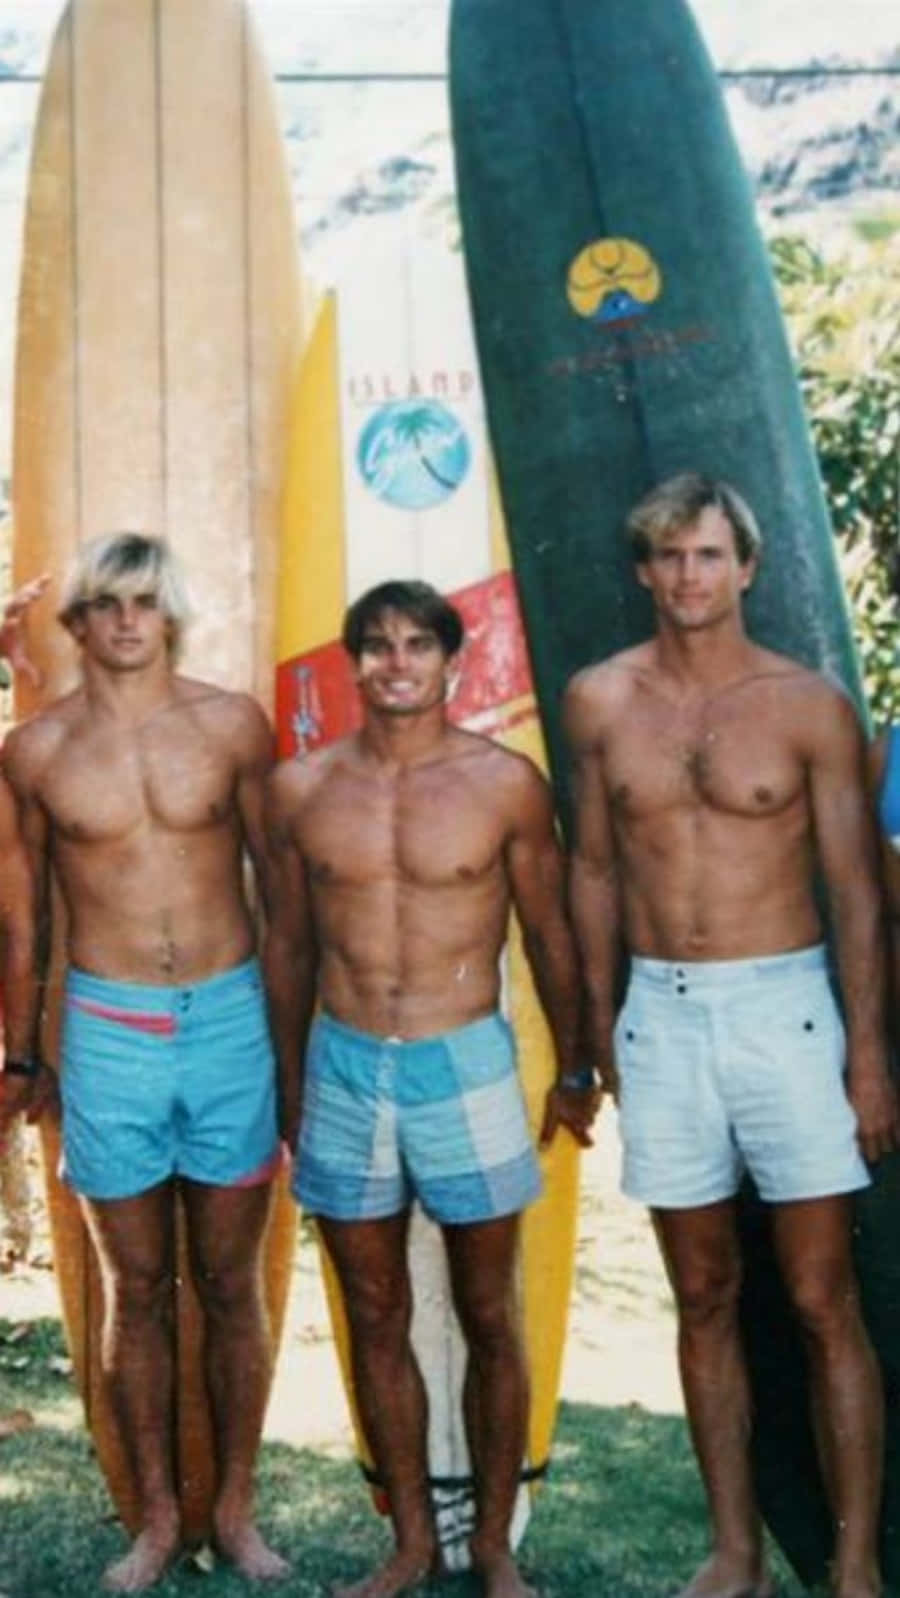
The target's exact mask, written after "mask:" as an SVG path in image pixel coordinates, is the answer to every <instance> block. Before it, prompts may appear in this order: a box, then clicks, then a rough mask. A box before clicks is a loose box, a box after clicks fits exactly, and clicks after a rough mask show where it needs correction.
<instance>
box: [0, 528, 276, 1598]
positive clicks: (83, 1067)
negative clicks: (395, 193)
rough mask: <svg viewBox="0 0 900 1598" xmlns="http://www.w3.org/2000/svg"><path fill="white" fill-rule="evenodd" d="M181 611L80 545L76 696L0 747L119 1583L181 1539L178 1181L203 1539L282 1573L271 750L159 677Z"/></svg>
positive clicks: (154, 553)
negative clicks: (16, 811) (119, 1471)
mask: <svg viewBox="0 0 900 1598" xmlns="http://www.w3.org/2000/svg"><path fill="white" fill-rule="evenodd" d="M185 619H186V604H185V600H184V597H183V593H182V589H181V585H180V580H179V576H178V573H177V570H176V568H175V566H174V563H173V559H172V556H171V554H170V552H169V551H168V549H167V547H166V546H165V544H163V543H162V542H161V541H160V540H157V539H153V538H148V537H144V536H142V535H139V534H134V533H125V534H121V535H115V536H112V537H110V538H101V539H98V540H94V541H93V542H91V543H89V544H86V545H84V546H83V547H82V549H81V551H80V552H79V558H78V560H77V563H76V566H75V568H74V570H73V573H72V575H71V578H70V580H69V583H68V586H67V589H66V591H65V594H64V596H63V602H62V608H61V611H60V620H61V622H62V623H63V625H64V626H65V627H67V628H68V630H69V632H70V633H71V634H72V636H73V638H74V639H75V640H76V642H77V643H78V645H79V647H80V652H81V665H82V684H81V686H80V687H79V688H78V689H76V691H75V692H73V693H70V694H67V695H66V696H65V697H63V698H61V699H58V700H57V701H55V703H53V704H52V705H51V706H50V707H49V708H48V709H47V710H45V711H43V712H42V713H41V714H40V715H38V716H36V717H35V718H34V719H33V720H31V721H29V722H26V723H25V724H24V725H23V726H21V727H20V728H18V729H17V730H16V731H15V732H13V733H11V734H10V735H9V738H8V739H7V743H6V750H5V765H6V770H7V773H8V775H9V778H10V781H11V782H12V784H13V786H14V788H15V790H16V792H17V794H18V797H19V801H20V805H21V807H22V815H23V829H24V835H25V840H26V845H27V846H28V848H29V852H30V854H31V856H32V859H33V862H34V866H35V877H36V881H37V882H38V885H39V894H40V899H41V901H43V900H44V899H45V895H46V882H47V876H48V870H49V868H52V870H53V872H54V874H55V876H56V879H57V880H58V882H59V886H60V890H61V893H62V899H63V902H64V907H65V911H66V921H67V950H66V952H67V956H68V960H69V969H68V974H67V977H66V985H65V994H64V999H63V1038H62V1063H63V1070H62V1078H61V1087H62V1103H63V1151H64V1162H65V1174H66V1177H67V1179H68V1181H69V1182H70V1183H71V1185H72V1187H73V1188H74V1189H75V1191H76V1192H77V1193H78V1195H79V1197H80V1200H81V1204H82V1207H83V1211H84V1215H85V1219H86V1221H87V1225H88V1227H89V1229H90V1232H91V1236H92V1238H93V1240H94V1243H95V1245H96V1248H97V1252H98V1255H99V1259H100V1263H101V1268H102V1273H103V1281H104V1292H105V1296H106V1306H105V1307H106V1315H105V1324H104V1333H103V1361H104V1368H105V1371H106V1373H107V1377H108V1380H109V1384H110V1388H111V1394H112V1399H113V1403H114V1405H115V1409H116V1412H117V1414H118V1418H119V1422H120V1425H121V1429H122V1435H123V1437H124V1440H125V1443H126V1446H127V1448H128V1451H129V1454H130V1456H131V1460H132V1464H133V1467H134V1472H135V1479H136V1482H137V1486H138V1492H139V1495H140V1501H141V1506H142V1516H141V1519H142V1528H141V1531H140V1533H139V1535H138V1537H137V1539H136V1541H135V1543H134V1545H133V1547H132V1549H131V1551H130V1552H129V1554H128V1555H127V1556H126V1557H125V1558H124V1559H122V1560H120V1561H119V1562H117V1563H116V1564H114V1565H112V1566H110V1568H109V1569H108V1570H107V1571H106V1573H105V1576H104V1585H105V1586H106V1587H107V1588H108V1589H109V1590H112V1591H115V1592H136V1591H139V1590H141V1589H142V1588H144V1587H146V1586H149V1585H150V1584H151V1583H152V1582H154V1581H155V1580H156V1579H157V1578H158V1577H159V1576H160V1575H161V1573H162V1572H163V1570H164V1569H165V1567H166V1565H167V1564H168V1563H169V1561H170V1560H171V1558H172V1557H173V1556H174V1554H175V1553H176V1551H177V1549H178V1547H179V1542H180V1528H179V1514H178V1502H177V1498H176V1493H175V1486H174V1482H173V1473H172V1438H171V1435H170V1410H171V1402H172V1356H173V1349H172V1341H171V1335H172V1334H171V1327H170V1325H169V1321H168V1306H169V1303H170V1299H171V1293H172V1288H173V1283H172V1273H173V1260H172V1252H171V1248H172V1235H173V1206H174V1203H175V1195H176V1186H177V1187H178V1188H180V1193H181V1198H182V1201H183V1204H184V1210H185V1215H186V1219H187V1230H188V1239H189V1248H190V1253H191V1261H192V1267H193V1274H194V1279H195V1283H196V1286H197V1290H198V1293H199V1296H200V1300H201V1303H202V1306H203V1311H204V1315H205V1321H206V1361H207V1373H208V1382H209V1390H210V1399H211V1404H212V1410H213V1417H214V1427H215V1435H216V1446H217V1453H218V1460H217V1463H218V1471H219V1480H218V1493H217V1500H216V1505H215V1513H214V1523H215V1535H216V1540H217V1543H218V1546H219V1548H220V1549H221V1551H222V1552H223V1553H224V1554H225V1555H226V1556H227V1557H229V1558H231V1559H232V1560H233V1561H234V1562H235V1564H236V1565H237V1566H238V1568H239V1569H240V1570H241V1571H243V1572H244V1573H245V1574H246V1575H249V1576H251V1577H256V1578H264V1577H274V1576H279V1575H282V1574H284V1573H285V1572H286V1569H287V1567H286V1565H285V1564H284V1562H283V1561H282V1560H281V1559H279V1558H278V1557H277V1556H276V1555H275V1554H273V1553H272V1551H271V1550H270V1549H268V1548H267V1547H266V1546H265V1544H264V1543H263V1541H262V1539H261V1537H260V1536H259V1533H258V1532H257V1530H256V1529H255V1526H254V1523H253V1518H252V1467H253V1461H254V1458H255V1454H256V1450H257V1445H258V1442H259V1436H260V1431H261V1427H262V1420H263V1406H264V1397H265V1393H266V1388H267V1380H268V1359H269V1354H268V1346H267V1336H266V1327H265V1321H264V1312H263V1309H262V1306H261V1302H260V1295H259V1286H258V1280H257V1278H258V1261H259V1250H260V1244H261V1241H262V1237H263V1232H264V1230H265V1225H266V1219H267V1213H268V1206H269V1189H270V1180H271V1177H272V1175H273V1173H274V1171H275V1169H276V1167H277V1165H278V1160H279V1143H278V1133H277V1124H276V1105H275V1079H274V1058H273V1055H272V1050H271V1043H270V1040H269V1036H268V1031H267V1025H266V1016H265V1002H264V995H263V991H262V982H261V976H260V974H259V971H258V967H257V965H256V964H255V961H254V942H255V939H254V925H253V918H252V915H251V912H250V910H249V908H248V904H247V901H246V898H245V892H244V884H243V859H244V851H245V849H246V850H248V851H249V853H250V855H251V857H252V859H253V861H254V863H255V864H256V866H257V868H259V866H260V863H261V861H262V858H263V846H262V785H263V778H264V776H265V774H266V772H267V771H268V769H269V767H270V765H271V761H272V753H271V737H270V732H269V728H268V725H267V723H266V720H265V718H264V716H263V714H262V712H261V711H260V710H259V708H258V706H257V705H256V704H255V703H254V702H253V701H252V700H250V699H248V698H245V697H244V696H243V695H239V694H233V693H225V692H223V691H222V690H221V689H218V688H214V687H211V686H209V685H208V684H206V683H201V682H197V681H194V680H192V679H189V678H186V677H182V676H180V675H176V674H175V670H174V659H175V654H176V651H177V646H178V642H179V637H180V633H181V629H182V626H183V623H184V621H185Z"/></svg>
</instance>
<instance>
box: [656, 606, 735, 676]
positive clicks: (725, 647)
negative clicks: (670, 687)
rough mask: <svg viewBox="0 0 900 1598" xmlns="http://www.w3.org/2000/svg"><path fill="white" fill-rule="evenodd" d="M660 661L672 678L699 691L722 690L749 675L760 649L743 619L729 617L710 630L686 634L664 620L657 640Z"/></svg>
mask: <svg viewBox="0 0 900 1598" xmlns="http://www.w3.org/2000/svg"><path fill="white" fill-rule="evenodd" d="M656 651H657V659H658V661H659V664H660V666H661V667H662V669H663V670H664V671H665V672H666V673H668V675H670V676H672V677H675V678H677V679H678V680H679V681H681V682H683V683H692V684H694V685H696V686H697V687H699V688H721V687H722V685H723V683H725V682H727V681H730V680H731V679H733V678H736V677H742V676H744V675H745V673H746V672H747V671H748V669H749V667H750V665H751V664H752V661H753V659H754V656H755V654H756V646H755V645H754V644H753V643H751V641H750V639H749V638H748V637H747V634H746V633H745V632H744V628H743V622H742V620H741V619H740V618H737V619H736V618H734V617H733V616H729V617H727V618H726V619H725V620H724V621H723V622H722V623H713V625H712V626H710V627H701V628H697V629H696V630H685V629H683V628H680V627H672V626H671V625H670V624H669V623H667V622H665V621H664V620H661V621H660V623H659V628H658V632H657V638H656Z"/></svg>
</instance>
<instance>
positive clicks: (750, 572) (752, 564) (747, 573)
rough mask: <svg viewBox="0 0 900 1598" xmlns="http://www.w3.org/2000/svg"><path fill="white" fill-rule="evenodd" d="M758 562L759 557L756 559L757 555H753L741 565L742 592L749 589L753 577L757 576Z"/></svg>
mask: <svg viewBox="0 0 900 1598" xmlns="http://www.w3.org/2000/svg"><path fill="white" fill-rule="evenodd" d="M757 564H758V562H757V559H756V556H755V555H751V556H750V559H749V560H745V561H744V564H743V566H742V567H741V575H740V585H741V593H742V594H743V593H746V591H747V589H748V588H749V587H750V585H751V583H752V582H753V579H754V577H755V576H756V568H757Z"/></svg>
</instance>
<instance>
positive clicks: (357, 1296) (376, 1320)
mask: <svg viewBox="0 0 900 1598" xmlns="http://www.w3.org/2000/svg"><path fill="white" fill-rule="evenodd" d="M344 1304H345V1308H346V1311H347V1319H348V1321H349V1323H350V1327H351V1330H352V1331H353V1333H354V1335H355V1336H356V1337H357V1338H362V1339H364V1340H365V1341H366V1342H367V1343H370V1344H371V1343H380V1342H384V1343H393V1342H397V1341H398V1340H405V1339H406V1338H408V1336H409V1328H410V1324H411V1321H412V1290H411V1288H410V1284H409V1282H408V1281H401V1282H398V1281H397V1280H396V1278H395V1277H394V1276H393V1275H391V1276H386V1275H380V1274H379V1273H378V1272H372V1273H371V1274H368V1275H367V1274H365V1273H360V1274H359V1275H358V1276H355V1277H354V1278H353V1280H352V1281H351V1282H345V1284H344Z"/></svg>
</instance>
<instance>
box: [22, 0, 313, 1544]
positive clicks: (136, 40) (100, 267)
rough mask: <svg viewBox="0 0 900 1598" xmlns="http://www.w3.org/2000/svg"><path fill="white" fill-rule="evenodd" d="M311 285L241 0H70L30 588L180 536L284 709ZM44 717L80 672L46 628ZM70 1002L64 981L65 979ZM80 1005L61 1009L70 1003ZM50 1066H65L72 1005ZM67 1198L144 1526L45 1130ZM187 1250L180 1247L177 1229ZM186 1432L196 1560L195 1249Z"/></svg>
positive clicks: (49, 131) (39, 214)
mask: <svg viewBox="0 0 900 1598" xmlns="http://www.w3.org/2000/svg"><path fill="white" fill-rule="evenodd" d="M299 336H300V329H299V280H298V272H297V261H296V252H295V238H294V220H293V215H292V205H291V196H290V190H289V185H288V177H287V169H286V161H285V155H284V149H283V144H282V137H281V132H280V128H279V124H278V117H277V111H276V105H275V99H274V93H273V89H272V85H271V82H270V79H269V75H268V73H267V70H266V67H265V65H264V63H263V61H262V58H261V55H260V52H259V49H258V46H257V43H256V39H255V37H254V34H253V31H252V28H251V25H250V20H249V16H248V14H247V10H246V8H245V6H244V5H243V4H242V3H240V0H71V3H70V4H69V5H68V6H67V7H66V9H65V11H64V12H63V15H62V18H61V20H60V23H59V26H58V29H57V32H56V35H55V38H54V41H53V45H52V49H51V53H50V58H49V62H48V65H47V71H46V76H45V79H44V84H43V91H42V96H41V101H40V107H39V112H38V119H37V125H36V131H35V136H34V146H33V152H32V161H31V173H30V182H29V189H28V199H27V212H26V225H25V240H24V254H23V262H22V278H21V291H20V301H19V320H18V343H17V353H16V389H15V436H14V472H13V499H14V518H15V537H14V568H15V580H16V582H19V583H21V582H23V581H25V580H26V579H27V578H30V577H33V576H34V575H36V574H37V573H38V572H41V571H43V570H50V571H52V572H54V573H55V574H57V575H59V573H60V572H61V570H62V569H63V568H64V567H65V565H66V564H67V562H68V559H69V557H70V556H71V555H72V553H73V552H74V550H75V549H76V548H77V546H78V545H79V544H80V543H81V542H82V541H83V540H85V539H87V538H90V537H92V536H94V535H95V534H98V533H103V532H114V531H118V530H122V529H131V528H134V529H137V530H140V531H148V532H160V533H163V534H165V535H166V536H167V537H168V538H169V539H170V540H171V542H172V543H173V545H174V546H175V547H176V548H177V550H178V553H179V555H180V557H181V559H182V561H183V563H184V566H185V568H186V571H187V576H188V580H189V583H190V584H191V587H192V589H193V592H194V596H195V601H196V603H197V606H198V614H197V616H196V619H195V621H194V623H193V625H192V626H191V628H189V630H188V635H187V641H186V649H185V664H186V667H187V669H188V671H190V672H192V673H194V674H196V675H198V676H201V677H204V678H209V679H211V680H213V681H215V682H218V683H221V684H223V685H225V686H229V687H232V688H241V689H250V690H253V691H255V692H256V693H257V695H258V696H259V697H260V698H262V700H263V702H264V703H265V704H267V705H268V706H271V699H272V666H273V661H274V610H275V575H276V545H277V522H278V514H279V506H280V495H281V491H282V477H283V465H284V444H285V424H286V418H287V411H288V402H289V396H290V385H291V381H292V376H293V372H294V371H295V368H296V359H297V353H298V349H299ZM33 633H34V654H35V658H36V659H37V661H38V664H39V665H40V666H41V667H42V668H43V670H44V672H45V676H46V685H45V688H44V691H43V695H42V696H36V695H35V694H33V693H31V692H30V691H28V690H25V689H23V690H22V692H21V694H20V699H19V704H18V710H19V713H20V714H23V713H27V712H28V711H30V710H32V709H34V708H35V707H36V706H37V705H38V704H40V703H41V702H43V700H44V698H51V697H53V696H54V695H55V694H57V693H58V692H60V691H61V690H62V689H63V688H65V687H66V686H67V685H68V683H69V681H70V679H71V677H72V675H73V668H74V653H73V650H72V646H71V643H70V641H69V640H68V638H67V635H66V634H65V633H64V631H63V629H62V628H60V627H59V626H58V625H57V624H56V623H55V622H54V621H53V617H52V601H51V603H50V604H49V605H48V604H45V605H44V606H42V607H40V609H39V612H38V613H37V614H36V616H35V619H34V624H33ZM59 979H60V973H59V970H58V969H57V972H56V981H57V982H58V981H59ZM53 996H54V998H56V999H58V989H57V990H56V992H55V993H54V995H53ZM50 1009H51V1016H50V1026H49V1029H48V1037H47V1039H46V1043H47V1046H48V1049H49V1052H50V1056H51V1058H55V1057H56V1055H55V1046H56V1041H57V1039H56V1029H57V1025H58V1014H57V1011H58V1004H52V1005H51V1006H50ZM44 1140H45V1156H46V1159H45V1163H46V1169H47V1192H48V1199H49V1207H50V1216H51V1224H52V1230H53V1239H54V1254H55V1261H56V1269H57V1273H58V1278H59V1284H60V1290H61V1294H62V1300H63V1314H64V1320H65V1326H66V1333H67V1337H68V1340H69V1346H70V1348H71V1352H72V1358H73V1362H74V1367H75V1373H76V1378H77V1381H78V1385H79V1389H80V1391H81V1394H82V1397H83V1400H84V1405H85V1412H86V1415H87V1420H88V1424H89V1426H90V1428H91V1432H92V1435H93V1439H94V1443H95V1445H96V1449H97V1454H98V1458H99V1460H100V1464H101V1466H102V1468H103V1470H104V1473H105V1475H106V1478H107V1481H108V1483H109V1486H110V1490H111V1493H112V1496H113V1498H114V1500H115V1503H116V1505H117V1508H118V1509H119V1511H120V1514H121V1516H122V1519H123V1520H124V1522H125V1524H126V1526H128V1528H129V1529H130V1530H132V1531H133V1530H134V1529H135V1511H136V1505H135V1494H134V1487H133V1483H132V1479H131V1473H130V1469H129V1466H128V1462H127V1460H126V1459H125V1457H124V1453H123V1449H122V1445H121V1441H120V1438H119V1435H118V1432H117V1429H116V1426H115V1423H114V1420H113V1417H112V1415H111V1413H110V1409H109V1407H108V1404H107V1400H106V1397H105V1394H104V1391H103V1384H102V1380H101V1373H100V1364H99V1331H100V1324H101V1314H102V1294H101V1288H100V1282H99V1279H98V1274H97V1269H96V1262H95V1259H94V1256H93V1252H92V1249H91V1247H90V1245H89V1243H88V1239H87V1234H86V1232H85V1229H84V1227H83V1225H82V1222H81V1218H80V1215H79V1211H78V1208H77V1205H76V1203H75V1201H74V1200H73V1198H72V1196H71V1194H70V1193H69V1191H68V1190H67V1189H66V1188H65V1187H63V1186H62V1185H61V1184H60V1183H59V1182H58V1180H57V1178H56V1174H55V1172H56V1161H57V1156H58V1139H57V1136H56V1134H55V1132H54V1130H53V1129H51V1128H46V1129H45V1132H44ZM179 1231H180V1226H179ZM293 1237H294V1212H293V1206H292V1203H291V1200H290V1199H289V1197H288V1194H287V1190H286V1184H285V1183H284V1182H282V1183H281V1184H280V1187H279V1190H278V1193H277V1196H276V1198H275V1201H274V1204H273V1211H272V1216H271V1220H270V1225H269V1231H268V1236H267V1244H266V1259H265V1274H266V1292H267V1299H268V1306H269V1314H270V1320H271V1327H272V1334H273V1339H274V1341H275V1342H276V1343H277V1340H278V1336H279V1334H280V1329H281V1324H282V1321H283V1317H284V1310H285V1305H286V1299H287V1290H288V1285H289V1280H290V1263H291V1254H292V1248H293ZM175 1296H176V1302H175V1305H174V1313H175V1324H176V1329H177V1352H178V1376H177V1406H176V1410H177V1412H176V1416H175V1422H176V1425H175V1435H176V1439H177V1452H178V1460H177V1468H178V1478H179V1483H180V1491H181V1496H182V1506H183V1514H184V1524H185V1532H186V1536H187V1538H188V1539H189V1540H199V1539H202V1538H203V1537H205V1536H206V1534H207V1532H208V1530H209V1514H210V1507H211V1502H212V1495H213V1491H214V1480H213V1472H214V1450H213V1443H212V1436H211V1431H210V1423H209V1414H208V1409H207V1402H206V1396H205V1388H204V1380H203V1373H202V1366H201V1349H200V1337H201V1319H200V1315H199V1310H198V1306H197V1303H196V1299H195V1297H194V1293H193V1288H192V1286H191V1282H190V1273H189V1270H188V1268H187V1262H186V1257H185V1253H184V1243H183V1237H180V1238H179V1265H178V1286H177V1291H176V1295H175Z"/></svg>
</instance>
